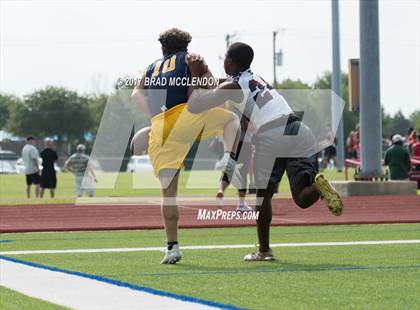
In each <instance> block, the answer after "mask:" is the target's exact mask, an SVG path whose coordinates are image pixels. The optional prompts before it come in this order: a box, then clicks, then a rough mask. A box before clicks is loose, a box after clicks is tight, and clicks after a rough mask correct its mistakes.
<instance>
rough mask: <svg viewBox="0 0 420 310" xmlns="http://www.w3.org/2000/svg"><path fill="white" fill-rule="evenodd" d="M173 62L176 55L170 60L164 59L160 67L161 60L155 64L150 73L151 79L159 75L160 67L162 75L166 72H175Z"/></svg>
mask: <svg viewBox="0 0 420 310" xmlns="http://www.w3.org/2000/svg"><path fill="white" fill-rule="evenodd" d="M175 60H176V55H173V56H172V57H171V58H169V59H166V60H165V62H163V66H162V60H159V61H158V62H156V65H155V68H154V70H153V73H152V77H155V76H156V75H158V74H159V71H160V69H161V67H162V73H167V72H171V71H173V70H175Z"/></svg>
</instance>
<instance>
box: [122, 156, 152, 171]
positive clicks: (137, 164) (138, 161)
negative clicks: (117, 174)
mask: <svg viewBox="0 0 420 310" xmlns="http://www.w3.org/2000/svg"><path fill="white" fill-rule="evenodd" d="M150 171H153V167H152V163H151V162H150V158H149V155H140V156H138V155H135V156H131V157H130V161H129V162H128V164H127V172H150Z"/></svg>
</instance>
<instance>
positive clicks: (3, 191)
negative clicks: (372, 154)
mask: <svg viewBox="0 0 420 310" xmlns="http://www.w3.org/2000/svg"><path fill="white" fill-rule="evenodd" d="M194 173H195V177H194V186H195V187H196V188H191V184H190V185H189V188H186V186H185V185H186V184H187V182H188V176H189V172H187V171H183V172H182V173H181V176H180V186H179V195H180V196H182V195H184V196H187V195H189V196H208V197H213V196H214V195H215V193H216V191H217V180H218V179H219V172H218V171H196V172H194ZM323 173H324V174H325V175H326V176H327V177H328V178H329V179H330V180H344V173H339V172H336V171H334V170H325V171H324V172H323ZM113 175H115V174H112V173H110V174H108V176H109V177H112V176H113ZM349 175H350V176H351V175H352V172H350V173H349ZM99 177H100V176H98V178H99ZM147 181H148V180H146V181H145V182H147ZM100 182H101V181H100ZM191 183H193V182H192V181H191ZM134 184H138V183H136V181H135V183H134ZM107 185H109V184H107ZM111 185H113V184H111ZM25 188H26V183H25V176H24V175H5V174H3V175H0V205H1V204H3V205H12V204H28V203H31V204H61V203H74V202H75V201H76V198H75V193H74V177H73V175H71V174H70V173H59V174H57V190H56V198H55V199H51V198H49V191H48V190H46V191H45V195H44V198H43V199H36V198H33V192H32V198H31V199H30V200H28V199H27V198H26V193H25ZM279 190H280V193H281V194H287V195H289V194H290V189H289V181H288V179H287V177H286V176H285V177H284V178H283V180H282V182H281V185H280V188H279ZM159 195H160V190H159V189H158V188H155V189H139V188H133V174H131V173H127V172H122V173H119V174H118V176H117V179H116V183H115V188H110V189H97V190H96V194H95V196H97V197H142V196H143V197H144V196H154V197H159ZM227 195H228V196H234V195H236V192H235V190H234V189H233V188H232V187H229V188H228V191H227Z"/></svg>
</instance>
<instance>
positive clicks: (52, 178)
mask: <svg viewBox="0 0 420 310" xmlns="http://www.w3.org/2000/svg"><path fill="white" fill-rule="evenodd" d="M41 187H42V188H56V187H57V177H56V175H55V171H52V172H49V171H46V172H44V171H42V174H41Z"/></svg>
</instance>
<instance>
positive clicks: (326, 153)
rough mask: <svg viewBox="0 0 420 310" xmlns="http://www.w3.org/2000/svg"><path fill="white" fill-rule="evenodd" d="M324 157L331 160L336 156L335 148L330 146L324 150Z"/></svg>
mask: <svg viewBox="0 0 420 310" xmlns="http://www.w3.org/2000/svg"><path fill="white" fill-rule="evenodd" d="M324 156H325V157H327V158H332V157H335V156H337V148H336V147H335V146H334V145H330V146H329V147H327V148H326V149H325V150H324Z"/></svg>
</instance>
